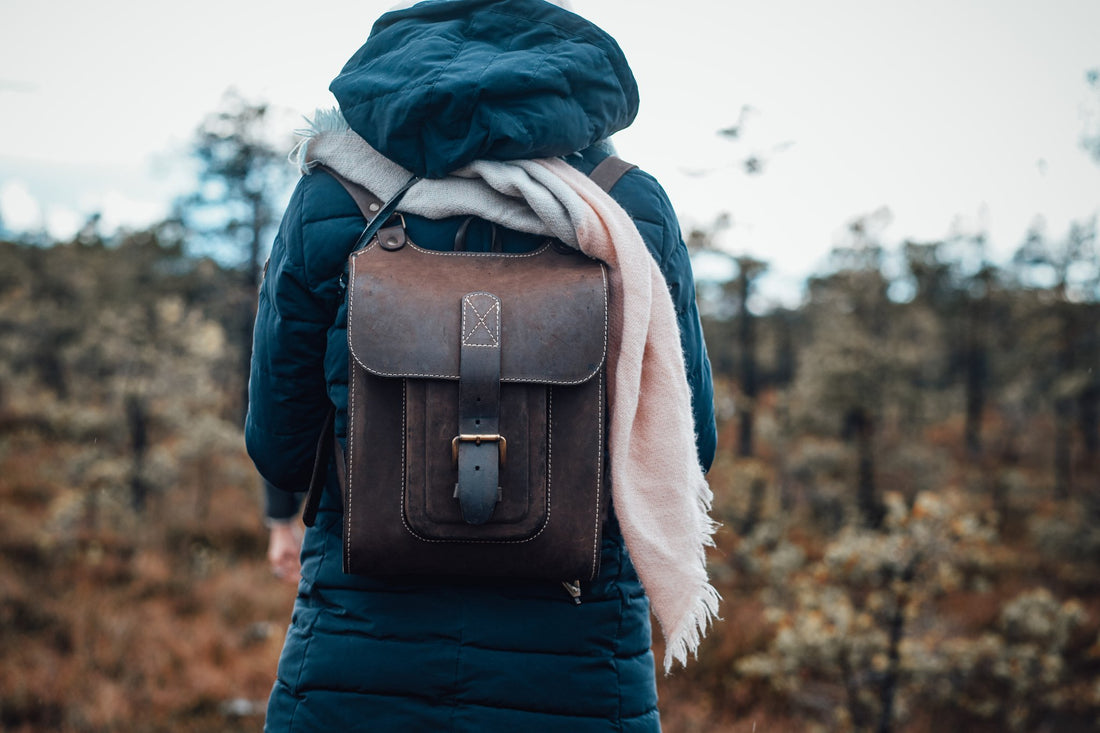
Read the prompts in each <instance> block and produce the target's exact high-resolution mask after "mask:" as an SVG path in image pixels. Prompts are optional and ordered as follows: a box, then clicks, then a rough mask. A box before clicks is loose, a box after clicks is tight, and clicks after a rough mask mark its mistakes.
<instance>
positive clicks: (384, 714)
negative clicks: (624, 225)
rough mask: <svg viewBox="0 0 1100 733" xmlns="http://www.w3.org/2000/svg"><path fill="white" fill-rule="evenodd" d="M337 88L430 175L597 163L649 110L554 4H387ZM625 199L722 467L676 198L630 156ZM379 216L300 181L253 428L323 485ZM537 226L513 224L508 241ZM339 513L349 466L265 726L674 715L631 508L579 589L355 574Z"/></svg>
mask: <svg viewBox="0 0 1100 733" xmlns="http://www.w3.org/2000/svg"><path fill="white" fill-rule="evenodd" d="M332 89H333V92H334V93H335V94H336V96H337V99H338V100H339V102H340V105H341V109H342V111H343V112H344V114H345V117H346V119H347V120H348V121H349V123H350V124H351V125H352V127H353V129H355V131H356V132H358V133H359V134H360V135H362V136H363V137H364V138H366V139H367V140H368V141H369V142H371V143H372V145H374V146H375V147H376V148H377V149H379V150H380V151H381V152H383V153H385V154H386V155H387V156H388V157H390V158H391V159H394V160H397V161H398V162H400V163H401V164H402V165H404V166H406V167H407V168H410V169H412V170H414V171H416V172H418V173H421V174H424V175H430V176H437V175H445V174H446V173H448V172H449V171H451V170H454V169H456V168H458V167H460V166H461V165H463V164H465V163H467V162H469V161H470V160H474V159H477V158H490V159H509V158H528V157H538V156H546V155H561V156H565V157H566V159H567V160H568V161H569V162H570V163H572V164H573V165H574V166H575V167H577V168H578V169H580V170H582V171H585V172H588V171H590V170H591V169H592V168H593V167H594V166H595V165H596V163H598V162H599V160H601V159H602V158H603V157H604V156H605V155H606V151H605V150H604V149H603V148H602V146H600V145H595V143H597V142H598V141H600V140H602V139H603V138H605V137H606V136H607V135H609V134H611V133H613V132H615V131H616V130H618V129H621V128H622V127H624V126H625V125H627V124H629V122H630V121H631V120H632V119H633V117H634V114H635V111H636V109H637V94H636V91H635V87H634V81H633V77H632V75H631V74H630V70H629V68H628V67H627V65H626V61H625V59H624V58H623V57H622V54H621V52H620V51H619V49H618V46H617V45H616V44H615V43H614V41H613V40H612V39H611V38H610V37H609V36H607V35H606V34H604V33H603V32H602V31H600V30H599V29H597V28H595V26H592V25H591V24H590V23H588V22H587V21H584V20H583V19H581V18H579V17H578V16H575V15H573V14H571V13H569V12H566V11H564V10H561V9H560V8H557V7H554V6H552V5H550V4H548V3H545V2H543V1H542V0H451V1H448V2H438V1H437V2H425V3H421V4H419V5H417V6H415V7H413V8H411V9H408V10H404V11H399V12H394V13H390V14H387V15H386V16H383V17H382V19H380V20H379V22H378V23H377V24H376V25H375V27H374V29H373V31H372V34H371V36H370V39H369V40H368V42H367V44H366V46H364V47H363V49H361V50H360V51H359V52H358V53H357V54H356V55H355V56H354V57H353V58H352V59H351V61H349V62H348V64H347V65H346V66H345V68H344V70H343V71H342V72H341V74H340V76H339V77H337V79H336V81H334V82H333V86H332ZM573 151H582V152H573ZM612 195H613V196H614V198H616V200H618V201H619V203H620V204H621V205H622V206H623V207H624V209H626V211H627V212H628V213H629V214H630V215H631V216H632V217H633V219H634V220H635V222H636V223H637V225H638V229H639V231H640V233H641V234H642V237H643V239H644V240H645V242H646V244H647V245H648V247H649V249H650V251H651V252H652V254H653V256H654V257H655V259H656V260H657V261H658V263H659V264H660V266H661V269H662V271H663V272H664V273H665V276H666V279H667V281H668V285H669V289H670V291H671V293H672V296H673V301H674V303H675V304H676V308H677V313H678V315H679V318H680V325H681V333H682V345H683V350H684V356H685V363H686V366H687V369H688V374H689V379H690V381H691V387H692V390H693V395H694V408H695V413H696V430H697V437H698V450H699V458H700V461H701V463H702V464H703V465H704V466H709V464H710V461H711V459H712V458H713V454H714V444H715V431H714V414H713V408H712V388H711V381H710V366H709V363H708V361H707V357H706V349H705V347H704V345H703V341H702V332H701V329H700V327H699V318H698V313H697V311H696V308H695V303H694V292H695V291H694V284H693V281H692V277H691V269H690V264H689V262H688V258H687V251H686V249H685V247H684V245H683V243H682V241H681V239H680V233H679V229H678V225H677V222H676V218H675V215H674V213H673V211H672V207H671V204H670V203H669V201H668V198H667V197H666V195H665V194H664V191H663V190H662V189H661V188H660V186H659V185H658V184H657V182H656V181H655V180H654V179H653V178H652V177H650V176H649V175H647V174H645V173H643V172H641V171H637V170H636V171H632V172H630V173H628V174H627V175H626V176H625V177H624V178H623V179H622V180H621V181H620V182H619V184H618V185H617V186H616V187H615V188H614V190H613V192H612ZM406 223H407V227H408V230H409V235H410V237H411V238H412V239H413V240H414V241H416V242H417V243H418V244H420V245H422V246H432V243H433V242H441V243H450V242H453V241H454V234H455V231H456V230H457V228H458V226H459V223H460V220H459V219H452V220H439V221H430V220H427V219H423V218H419V217H412V216H407V217H406ZM362 227H363V219H362V217H361V215H360V214H359V211H358V209H357V208H356V206H355V204H354V203H353V202H352V200H351V198H350V197H349V196H348V195H347V194H346V193H345V192H344V190H343V188H341V186H340V185H339V184H338V183H337V182H336V181H335V180H334V179H333V178H331V177H330V176H328V175H327V174H325V173H323V172H318V173H314V174H313V175H310V176H306V177H303V178H302V180H301V181H300V182H299V184H298V187H297V189H296V190H295V192H294V195H293V197H292V199H291V202H290V205H289V207H288V209H287V212H286V214H285V216H284V218H283V222H282V226H281V228H280V231H279V235H278V237H277V238H276V241H275V243H274V246H273V248H272V253H271V259H270V261H269V265H268V268H267V272H266V276H265V279H264V283H263V286H262V289H261V293H260V302H259V310H258V315H257V320H256V332H255V344H254V354H253V363H252V377H251V381H250V384H249V392H250V402H249V415H248V421H247V425H246V439H247V443H248V450H249V454H250V455H251V456H252V458H253V460H254V461H255V463H256V466H257V468H258V469H259V471H260V473H261V474H262V475H263V476H264V478H265V479H266V480H267V481H268V482H269V483H270V484H271V485H272V486H273V487H277V489H281V490H284V491H287V492H290V491H294V490H298V489H301V488H302V487H303V486H304V485H305V484H306V483H308V479H309V474H310V471H311V469H312V464H313V451H314V446H315V445H316V439H317V436H318V432H319V430H320V427H321V425H322V423H323V421H324V417H325V415H326V413H327V412H328V410H329V408H330V406H331V405H335V406H336V408H337V424H336V431H337V436H338V438H340V439H341V440H342V439H343V435H344V432H345V425H346V414H345V408H346V404H347V362H348V351H347V342H346V331H345V328H344V320H345V317H346V307H345V303H344V301H343V296H342V290H341V287H340V284H339V279H340V275H341V273H342V271H343V269H344V264H345V261H346V259H347V255H348V253H349V251H350V250H351V248H352V246H353V244H354V242H355V241H356V239H357V237H358V235H359V233H360V231H361V230H362ZM488 239H489V237H488V227H483V228H480V229H479V227H478V226H476V224H475V226H473V227H471V231H470V233H469V237H468V242H469V246H470V248H471V249H477V248H478V247H479V246H480V247H481V248H483V249H485V248H487V245H488ZM536 244H537V241H536V240H535V239H534V238H531V237H528V236H525V235H522V234H518V233H514V232H509V233H507V236H506V237H505V241H504V248H505V250H506V251H526V250H530V249H532V248H533V247H534V246H535V245H536ZM444 246H446V245H444ZM612 483H614V477H612ZM612 491H614V489H612ZM285 496H286V497H290V496H291V494H285ZM613 501H614V500H613ZM295 506H296V505H295V503H294V502H293V500H289V501H288V500H283V502H282V504H281V506H280V505H279V502H278V501H277V500H276V499H274V498H273V500H272V502H271V505H270V507H269V510H272V511H270V513H271V514H272V515H273V516H286V515H288V514H290V513H291V512H292V511H293V509H294V507H295ZM339 531H340V495H339V488H338V486H337V483H336V478H335V467H334V466H330V468H329V480H328V482H327V484H326V488H325V492H324V494H323V496H322V500H321V508H320V512H319V514H318V520H317V523H316V525H315V526H314V527H313V528H311V529H310V530H309V531H307V533H306V538H305V541H304V543H303V550H302V581H301V583H300V585H299V590H298V598H297V601H296V603H295V608H294V614H293V617H292V620H291V625H290V628H289V630H288V633H287V638H286V644H285V646H284V648H283V653H282V657H281V659H280V662H279V670H278V679H277V681H276V683H275V686H274V689H273V691H272V695H271V699H270V702H269V708H268V719H267V729H268V730H271V731H291V730H293V731H328V730H371V731H512V730H523V729H527V730H536V731H553V730H562V731H653V730H659V727H660V723H659V717H658V713H657V707H656V705H657V700H656V686H655V678H654V663H653V656H652V654H651V652H650V650H649V640H650V625H649V610H648V602H647V601H646V598H645V594H644V592H643V590H642V588H641V585H640V584H639V582H638V579H637V576H636V575H635V573H634V570H633V567H632V565H631V563H630V559H629V556H628V555H627V553H626V550H625V548H624V546H623V541H622V537H621V535H620V534H619V531H618V528H617V524H616V522H615V519H614V516H613V515H612V517H611V518H610V519H609V520H608V525H607V527H606V528H605V537H604V542H603V548H602V558H601V571H600V575H599V577H598V578H597V579H596V580H594V581H592V582H591V583H587V584H585V585H584V587H583V590H582V603H581V604H580V605H575V604H574V603H573V601H572V599H571V598H570V597H569V596H568V595H567V594H566V592H565V590H564V589H563V588H562V587H561V586H559V585H556V584H554V583H546V582H527V581H525V582H507V583H503V582H499V581H498V582H471V581H462V582H457V581H446V580H438V579H401V580H395V579H392V578H390V579H382V578H365V577H357V576H347V575H344V574H343V573H342V570H341V562H340V556H341V553H340V543H341V539H340V536H339Z"/></svg>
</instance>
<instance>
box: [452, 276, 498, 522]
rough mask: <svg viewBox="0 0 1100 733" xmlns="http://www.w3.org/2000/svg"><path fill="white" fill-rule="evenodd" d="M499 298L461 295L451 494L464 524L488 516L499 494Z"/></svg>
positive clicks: (480, 520)
mask: <svg viewBox="0 0 1100 733" xmlns="http://www.w3.org/2000/svg"><path fill="white" fill-rule="evenodd" d="M500 315H501V314H500V299H499V298H497V297H496V296H495V295H493V294H491V293H482V292H475V293H468V294H467V295H465V296H464V297H463V298H462V343H461V346H460V352H459V354H460V355H459V369H458V375H459V377H458V433H459V434H458V435H457V436H455V439H454V443H453V444H452V447H453V453H454V455H455V460H456V461H457V463H458V483H457V484H455V498H457V499H458V503H459V505H460V507H461V509H462V518H463V519H464V520H465V521H466V522H467V523H468V524H484V523H485V522H487V521H489V518H490V517H491V516H492V514H493V509H495V508H496V504H497V501H499V499H500V493H501V491H500V464H501V462H502V461H503V460H506V457H507V453H506V450H507V448H506V446H507V443H506V442H504V441H505V438H502V437H501V435H500Z"/></svg>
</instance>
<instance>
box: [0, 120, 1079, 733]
mask: <svg viewBox="0 0 1100 733" xmlns="http://www.w3.org/2000/svg"><path fill="white" fill-rule="evenodd" d="M256 110H257V108H255V107H250V106H248V105H239V106H238V107H237V108H235V109H233V110H230V112H228V113H226V114H223V115H222V116H221V117H220V118H212V120H214V121H217V120H219V119H220V125H221V126H220V127H219V126H218V125H216V124H211V125H210V126H208V127H207V128H205V131H206V133H208V134H207V136H206V137H205V138H203V137H202V136H200V138H199V144H200V145H201V144H209V145H211V146H212V147H211V148H210V149H209V151H210V155H209V157H208V159H207V160H206V164H207V166H208V170H213V171H214V173H213V174H212V175H214V178H215V179H217V180H218V181H220V184H221V185H222V186H223V189H222V190H223V191H233V190H236V191H237V192H238V194H239V196H238V198H237V199H236V200H237V201H238V202H243V204H241V205H239V206H237V208H236V209H233V211H234V212H238V213H239V216H238V214H237V213H234V214H233V215H232V216H229V219H228V220H227V221H223V222H222V224H223V225H224V228H225V229H226V230H227V231H230V232H231V233H232V234H233V235H234V236H237V235H239V236H240V238H239V239H236V240H233V241H236V242H237V243H238V244H240V245H242V246H243V247H244V251H245V252H251V251H252V250H251V249H250V248H252V247H253V245H254V242H255V239H254V237H257V236H269V233H268V224H269V221H268V220H267V219H265V220H263V221H254V220H251V219H249V216H254V215H258V216H265V217H269V214H268V213H266V212H265V211H262V210H261V209H260V208H259V207H258V206H256V201H257V198H258V197H259V198H263V197H267V196H268V194H267V193H265V191H264V189H263V188H262V187H263V186H266V185H270V179H268V178H265V176H264V175H263V174H262V172H261V173H257V171H256V170H251V169H249V167H248V165H245V164H243V163H242V160H243V159H239V158H236V157H234V150H235V149H234V148H233V146H232V145H229V146H228V147H222V148H218V147H217V146H218V145H220V144H221V143H223V142H224V141H225V140H229V141H230V142H232V141H233V140H234V139H238V140H239V139H244V132H243V129H244V128H242V127H241V125H247V124H249V122H250V120H251V121H254V120H255V113H256ZM249 115H252V116H251V117H249ZM260 116H261V117H262V110H260ZM204 140H205V143H204V142H203V141H204ZM215 148H217V149H215ZM200 158H201V156H200ZM246 158H248V159H249V160H253V159H257V160H262V156H256V155H253V156H251V157H249V156H246ZM215 164H217V165H221V166H222V167H221V168H215ZM233 176H237V178H234V177H233ZM257 181H259V183H257ZM234 185H236V186H238V188H237V189H233V186H234ZM250 186H252V187H251V188H250ZM257 187H259V188H257ZM250 197H251V198H250ZM263 200H264V201H267V200H269V199H268V198H264V199H263ZM193 205H196V201H195V200H192V201H191V202H181V214H184V213H186V211H187V207H188V206H193ZM250 206H252V208H251V209H250V208H249V207H250ZM250 212H251V213H250ZM257 212H258V213H257ZM223 214H224V211H223ZM193 227H194V225H193V224H192V223H190V222H189V220H188V218H187V216H183V215H181V216H178V217H173V219H172V220H170V221H166V222H164V223H162V224H159V225H157V226H154V227H151V228H150V229H148V230H146V231H136V232H119V233H115V234H111V235H109V236H107V235H101V234H100V233H99V232H98V231H97V229H96V227H95V222H94V221H93V222H90V225H89V226H88V227H86V228H85V230H84V231H82V232H81V233H80V234H78V235H77V236H76V237H75V238H74V239H73V240H72V241H68V242H42V241H38V242H35V243H32V242H30V239H32V238H31V237H27V236H8V237H7V240H8V241H3V242H0V503H2V506H3V511H2V512H0V728H3V729H4V730H12V731H31V730H62V731H114V730H127V731H130V730H138V731H144V730H148V731H188V730H193V731H218V730H225V731H230V730H255V729H258V727H259V725H260V723H259V720H260V717H258V716H260V715H261V714H262V706H263V702H264V700H265V698H266V695H267V691H268V689H269V687H270V684H271V682H272V680H273V675H274V670H275V663H276V660H277V657H278V652H279V648H280V646H281V642H282V635H283V631H284V629H285V625H286V623H287V620H288V618H289V612H290V607H291V603H292V600H293V598H292V596H293V589H292V588H290V587H288V586H286V585H283V584H281V583H278V582H276V581H275V579H273V578H272V577H270V574H269V572H268V570H267V566H266V562H265V560H264V550H265V541H266V537H265V530H264V528H263V525H262V522H261V518H260V500H259V490H258V479H257V477H256V476H255V475H254V473H253V472H252V470H251V466H250V464H249V461H248V459H247V457H246V456H245V455H244V451H243V446H242V438H241V430H240V418H241V410H242V394H243V385H244V374H243V371H242V361H243V360H244V359H245V358H246V356H247V348H248V346H247V339H246V338H245V336H244V334H246V333H247V328H248V322H249V319H250V318H251V313H252V304H253V301H254V297H255V296H254V292H255V291H254V286H255V277H256V274H255V273H256V270H255V269H254V266H255V262H256V259H255V257H254V255H252V254H247V255H246V256H244V257H243V258H241V259H244V260H245V264H244V265H243V266H230V265H227V264H226V262H227V260H226V258H224V257H222V258H219V259H217V260H215V259H211V258H208V257H201V256H198V255H196V253H195V251H194V249H193V248H191V247H189V246H188V243H189V242H190V241H192V239H193V237H194V234H193ZM242 233H243V234H242ZM690 239H691V246H692V247H693V248H695V249H697V250H701V249H705V248H710V247H712V243H711V235H710V233H708V232H696V233H694V234H693V235H692V236H691V237H690ZM1096 240H1097V234H1096V221H1095V219H1092V220H1089V219H1082V221H1081V222H1079V223H1078V224H1076V225H1075V226H1073V227H1072V228H1071V229H1070V230H1069V231H1067V232H1061V233H1051V232H1047V231H1045V230H1044V229H1043V228H1042V226H1041V224H1037V225H1036V226H1035V228H1034V229H1033V231H1032V232H1031V234H1030V235H1029V236H1028V237H1027V238H1026V240H1025V241H1024V242H1022V243H1020V246H1019V248H1018V251H1017V254H1016V256H1015V257H1014V258H1013V259H1012V260H1011V261H1009V262H1001V263H997V262H992V261H990V260H989V259H988V257H987V255H986V245H987V243H986V242H985V241H984V237H983V235H982V233H981V232H971V233H965V234H958V235H952V236H950V237H945V238H944V239H943V240H942V241H934V242H905V243H903V244H901V245H898V246H887V245H886V243H885V242H884V241H883V235H882V233H881V230H880V227H879V222H878V216H877V215H870V216H867V217H862V218H860V219H857V220H855V221H854V222H853V224H852V226H851V228H850V236H849V239H848V241H847V242H845V243H844V244H843V246H839V247H837V249H836V250H835V251H834V253H833V256H832V258H831V260H830V263H829V266H828V267H827V268H826V269H825V270H824V271H823V272H820V273H817V274H815V275H813V276H812V277H811V278H809V279H808V280H807V282H806V284H805V295H804V299H803V301H802V303H801V305H799V306H798V307H797V308H789V309H783V308H773V309H771V310H763V309H756V308H754V307H753V304H754V302H755V301H754V298H753V287H754V283H755V282H757V281H758V278H759V277H760V276H761V273H762V272H764V271H765V270H766V267H767V263H764V262H760V261H756V260H753V259H751V258H747V257H741V258H737V259H736V260H735V262H734V272H735V276H734V277H733V278H732V279H731V280H729V281H728V282H725V283H709V284H707V283H701V284H700V303H701V307H702V310H703V312H704V320H705V324H704V325H705V328H706V331H707V335H708V344H709V349H710V354H711V358H712V361H713V363H714V367H715V374H716V382H717V400H718V409H719V415H720V447H719V457H718V459H717V462H716V464H715V466H714V468H713V470H712V471H711V474H710V479H711V485H712V488H713V489H714V492H715V511H714V513H715V516H716V518H717V519H719V520H720V521H721V522H722V523H723V528H722V529H721V531H720V533H719V535H718V547H717V548H716V550H714V551H712V553H711V571H712V576H713V578H714V579H715V581H716V583H717V584H718V586H719V588H720V590H721V592H722V594H723V596H724V599H725V600H724V602H723V606H722V616H723V619H724V620H723V621H722V622H721V623H719V624H717V625H716V626H715V628H714V629H713V630H712V632H711V635H710V637H709V638H708V640H707V641H706V642H705V643H704V645H703V647H702V649H701V652H700V655H699V658H698V660H697V661H695V662H693V663H692V664H690V665H689V666H688V668H687V669H686V670H680V671H677V672H676V673H674V675H673V676H671V677H669V678H667V679H662V680H661V681H660V686H661V690H660V693H661V698H662V710H663V720H664V725H665V729H666V730H669V731H672V732H673V733H675V732H676V731H746V732H747V731H752V730H755V731H762V732H763V731H882V732H885V731H897V732H902V731H905V732H911V733H917V732H921V731H933V730H967V731H1059V733H1062V732H1064V731H1078V730H1079V731H1086V730H1095V729H1096V727H1097V726H1100V255H1098V252H1097V249H1096V245H1097V241H1096ZM47 245H48V246H47ZM888 262H893V263H895V265H896V263H901V266H900V267H898V266H894V267H888V266H887V264H888Z"/></svg>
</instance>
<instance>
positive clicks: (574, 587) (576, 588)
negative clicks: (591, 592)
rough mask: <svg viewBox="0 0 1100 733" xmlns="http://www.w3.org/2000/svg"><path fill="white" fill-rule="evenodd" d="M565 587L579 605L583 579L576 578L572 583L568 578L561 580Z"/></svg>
mask: <svg viewBox="0 0 1100 733" xmlns="http://www.w3.org/2000/svg"><path fill="white" fill-rule="evenodd" d="M561 585H562V587H563V588H565V590H566V592H567V593H569V597H570V598H572V599H573V603H574V604H575V605H577V606H579V605H581V581H579V580H574V581H573V582H572V583H570V582H569V581H568V580H563V581H562V582H561Z"/></svg>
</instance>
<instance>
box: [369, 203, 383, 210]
mask: <svg viewBox="0 0 1100 733" xmlns="http://www.w3.org/2000/svg"><path fill="white" fill-rule="evenodd" d="M367 208H368V209H370V210H371V211H378V209H380V208H381V207H380V206H379V205H378V204H371V205H370V206H368V207H367Z"/></svg>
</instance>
